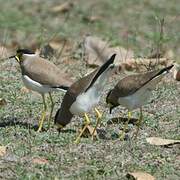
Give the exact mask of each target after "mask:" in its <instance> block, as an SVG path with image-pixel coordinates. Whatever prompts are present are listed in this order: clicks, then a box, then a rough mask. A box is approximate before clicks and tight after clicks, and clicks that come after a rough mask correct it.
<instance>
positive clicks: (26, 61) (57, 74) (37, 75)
mask: <svg viewBox="0 0 180 180" xmlns="http://www.w3.org/2000/svg"><path fill="white" fill-rule="evenodd" d="M9 58H15V59H16V60H17V61H18V63H19V64H20V68H21V72H22V80H23V83H24V85H25V86H26V87H27V88H28V89H30V90H33V91H36V92H38V93H40V94H41V95H42V99H43V105H44V110H43V112H42V115H41V119H40V121H39V128H38V131H41V129H42V125H43V122H44V119H45V116H46V110H47V105H46V101H45V94H46V93H49V97H50V101H51V111H50V115H49V118H48V121H49V126H50V119H51V117H52V112H53V108H54V102H53V99H52V96H51V92H53V91H58V90H62V91H67V89H68V88H69V86H70V85H71V84H72V80H71V78H70V76H69V75H67V74H65V73H64V72H63V71H61V70H60V69H59V68H58V67H56V65H54V64H53V63H51V62H49V61H46V60H45V59H44V58H41V57H40V56H39V55H38V54H35V53H34V52H32V51H30V50H28V49H19V50H17V52H16V55H15V56H11V57H9Z"/></svg>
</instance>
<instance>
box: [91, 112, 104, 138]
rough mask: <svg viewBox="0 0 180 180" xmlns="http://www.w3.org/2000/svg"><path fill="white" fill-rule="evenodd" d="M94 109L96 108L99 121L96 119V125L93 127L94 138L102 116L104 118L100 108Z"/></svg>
mask: <svg viewBox="0 0 180 180" xmlns="http://www.w3.org/2000/svg"><path fill="white" fill-rule="evenodd" d="M94 110H95V112H96V114H97V121H96V125H95V127H94V129H93V132H92V139H94V133H95V131H96V129H97V127H98V125H99V123H100V121H101V118H102V114H101V113H100V112H99V110H98V109H96V108H95V109H94Z"/></svg>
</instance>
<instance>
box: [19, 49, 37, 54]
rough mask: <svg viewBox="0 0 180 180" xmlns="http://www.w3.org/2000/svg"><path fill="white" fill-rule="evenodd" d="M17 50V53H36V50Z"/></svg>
mask: <svg viewBox="0 0 180 180" xmlns="http://www.w3.org/2000/svg"><path fill="white" fill-rule="evenodd" d="M16 52H17V54H34V52H33V51H31V50H29V49H18V50H17V51H16Z"/></svg>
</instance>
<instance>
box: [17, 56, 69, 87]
mask: <svg viewBox="0 0 180 180" xmlns="http://www.w3.org/2000/svg"><path fill="white" fill-rule="evenodd" d="M23 58H24V60H23V61H21V62H20V67H21V70H22V75H27V76H28V77H29V78H31V79H32V80H34V81H36V82H38V83H40V84H42V85H47V86H49V87H52V88H56V87H61V86H70V85H71V84H72V80H71V78H70V76H69V75H67V74H65V73H64V72H63V71H60V69H59V68H58V67H57V66H56V65H54V64H53V63H51V62H49V61H46V60H45V59H43V58H41V57H39V56H38V55H36V56H34V55H33V56H28V55H23Z"/></svg>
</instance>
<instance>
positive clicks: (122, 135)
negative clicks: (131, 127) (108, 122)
mask: <svg viewBox="0 0 180 180" xmlns="http://www.w3.org/2000/svg"><path fill="white" fill-rule="evenodd" d="M130 119H131V112H130V111H128V120H127V121H126V124H125V126H124V128H123V132H122V134H120V136H119V138H120V140H124V136H125V133H126V129H127V128H128V124H129V121H130Z"/></svg>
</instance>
